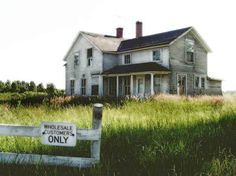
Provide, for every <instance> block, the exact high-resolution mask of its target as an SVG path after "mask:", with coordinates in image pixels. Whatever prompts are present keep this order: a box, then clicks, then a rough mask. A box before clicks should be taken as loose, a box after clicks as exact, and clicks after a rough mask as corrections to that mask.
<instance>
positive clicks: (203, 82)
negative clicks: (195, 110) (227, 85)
mask: <svg viewBox="0 0 236 176" xmlns="http://www.w3.org/2000/svg"><path fill="white" fill-rule="evenodd" d="M205 82H206V81H205V78H204V77H202V78H201V88H203V89H204V88H205Z"/></svg>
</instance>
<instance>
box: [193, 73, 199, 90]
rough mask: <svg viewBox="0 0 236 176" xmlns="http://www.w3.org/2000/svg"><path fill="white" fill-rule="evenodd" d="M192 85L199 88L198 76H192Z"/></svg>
mask: <svg viewBox="0 0 236 176" xmlns="http://www.w3.org/2000/svg"><path fill="white" fill-rule="evenodd" d="M194 87H195V88H199V87H200V77H199V76H194Z"/></svg>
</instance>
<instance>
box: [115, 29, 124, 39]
mask: <svg viewBox="0 0 236 176" xmlns="http://www.w3.org/2000/svg"><path fill="white" fill-rule="evenodd" d="M116 37H117V38H123V28H121V27H119V28H116Z"/></svg>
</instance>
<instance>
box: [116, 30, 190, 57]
mask: <svg viewBox="0 0 236 176" xmlns="http://www.w3.org/2000/svg"><path fill="white" fill-rule="evenodd" d="M191 29H192V27H187V28H182V29H178V30H173V31H168V32H163V33H159V34H154V35H149V36H144V37H139V38H134V39H130V40H124V41H122V42H121V44H120V46H119V48H118V52H124V51H128V50H134V49H140V48H146V47H151V46H158V45H167V44H170V43H171V42H172V41H174V40H175V39H176V38H178V37H179V36H181V35H182V34H184V33H185V32H187V31H189V30H191Z"/></svg>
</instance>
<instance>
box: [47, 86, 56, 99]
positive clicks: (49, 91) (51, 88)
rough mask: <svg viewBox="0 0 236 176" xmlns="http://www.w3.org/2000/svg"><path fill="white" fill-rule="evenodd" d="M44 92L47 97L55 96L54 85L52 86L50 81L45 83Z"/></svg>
mask: <svg viewBox="0 0 236 176" xmlns="http://www.w3.org/2000/svg"><path fill="white" fill-rule="evenodd" d="M46 92H47V94H48V96H49V97H53V96H55V94H56V87H55V86H54V84H52V83H49V84H47V88H46Z"/></svg>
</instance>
